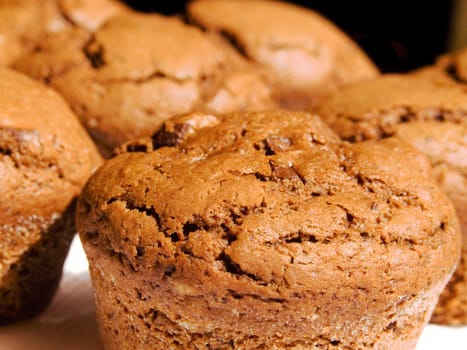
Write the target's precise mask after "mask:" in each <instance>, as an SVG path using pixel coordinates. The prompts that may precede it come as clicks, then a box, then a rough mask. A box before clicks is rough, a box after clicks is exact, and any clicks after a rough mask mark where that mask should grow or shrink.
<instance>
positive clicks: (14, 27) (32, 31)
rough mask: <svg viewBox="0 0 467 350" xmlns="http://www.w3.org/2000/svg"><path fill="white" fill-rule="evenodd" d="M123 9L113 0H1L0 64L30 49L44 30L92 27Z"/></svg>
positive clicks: (93, 28)
mask: <svg viewBox="0 0 467 350" xmlns="http://www.w3.org/2000/svg"><path fill="white" fill-rule="evenodd" d="M123 9H125V6H124V5H123V4H120V3H119V2H117V1H114V0H45V1H44V0H41V1H40V0H0V66H9V65H11V64H13V63H14V62H15V60H16V59H18V58H19V57H20V56H21V55H22V54H25V53H27V52H28V51H30V50H32V49H33V48H34V46H35V45H36V44H37V42H38V41H39V40H40V38H41V37H42V36H43V35H44V34H45V33H46V32H57V31H60V30H64V29H66V28H70V27H75V26H79V27H82V28H84V29H86V30H95V29H96V28H97V27H99V26H100V25H101V24H102V23H103V22H104V21H105V20H107V19H108V18H110V17H111V16H113V15H114V14H116V13H117V12H119V11H123Z"/></svg>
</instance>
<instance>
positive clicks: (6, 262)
mask: <svg viewBox="0 0 467 350" xmlns="http://www.w3.org/2000/svg"><path fill="white" fill-rule="evenodd" d="M100 162H101V158H100V156H99V154H98V152H97V150H96V148H95V146H94V144H93V143H92V141H91V140H90V138H89V137H88V135H87V133H86V131H85V130H84V129H83V128H82V126H81V125H80V123H79V121H78V119H77V118H76V116H74V115H73V114H72V113H71V111H70V109H69V107H68V106H67V105H66V103H65V102H64V101H63V100H62V99H61V98H60V97H59V96H58V95H57V94H56V93H55V92H53V91H52V90H51V89H48V88H46V87H44V86H42V85H40V84H38V83H37V82H34V81H32V80H31V79H29V78H27V77H24V76H22V75H20V74H18V73H15V72H13V71H10V70H7V69H0V188H1V189H2V190H1V192H0V213H1V215H0V324H5V323H9V322H12V321H15V320H19V319H22V318H25V317H29V316H33V315H36V314H37V313H39V312H40V311H42V310H43V309H44V308H45V307H46V306H47V305H48V303H49V302H50V300H51V298H52V296H53V294H54V292H55V290H56V288H57V286H58V282H59V280H60V276H61V273H62V265H63V262H64V260H65V257H66V255H67V252H68V247H69V244H70V241H71V239H72V237H73V235H74V234H75V232H76V229H75V225H74V215H75V210H74V208H75V199H76V197H77V195H78V194H79V192H80V191H81V188H82V186H83V185H84V182H85V181H86V180H87V178H88V176H89V175H90V174H91V172H92V171H93V170H94V169H95V168H96V167H97V166H98V165H99V164H100Z"/></svg>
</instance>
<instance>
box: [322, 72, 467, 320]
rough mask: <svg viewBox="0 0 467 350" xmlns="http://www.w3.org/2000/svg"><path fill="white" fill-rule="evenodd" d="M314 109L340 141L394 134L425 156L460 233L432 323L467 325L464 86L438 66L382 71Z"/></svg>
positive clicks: (466, 123) (466, 110)
mask: <svg viewBox="0 0 467 350" xmlns="http://www.w3.org/2000/svg"><path fill="white" fill-rule="evenodd" d="M315 111H316V113H318V114H319V115H320V116H321V117H322V118H323V119H324V120H325V121H326V122H327V123H328V124H329V125H330V126H331V127H332V128H333V129H334V130H335V131H336V132H337V133H338V134H339V135H340V136H341V137H342V138H343V139H344V140H348V141H352V142H355V141H363V140H369V139H380V138H385V137H390V136H395V137H397V138H399V139H401V140H403V141H405V142H408V143H410V144H412V145H413V146H415V147H416V148H418V149H419V150H420V151H421V152H422V153H424V154H426V155H427V156H428V158H429V159H430V161H431V164H432V166H433V173H434V176H435V177H436V179H437V180H438V182H439V184H440V185H441V187H442V189H443V190H444V192H445V193H446V194H447V195H448V197H449V198H450V199H451V200H452V202H453V203H454V206H455V207H456V210H457V215H458V217H459V219H460V222H461V228H462V231H463V249H462V256H461V261H460V263H459V266H458V268H457V270H456V272H455V273H454V276H453V278H452V279H451V281H450V283H449V284H448V286H447V288H446V289H445V291H444V292H443V294H442V295H441V298H440V301H439V304H438V306H437V308H436V310H435V312H434V316H433V319H432V320H433V322H436V323H444V324H467V265H466V264H467V89H466V88H465V86H463V85H461V84H457V83H455V81H454V80H453V79H451V78H450V77H449V76H448V75H447V74H446V73H444V72H443V71H441V70H440V69H438V68H433V67H430V68H425V69H423V70H420V71H417V72H416V73H414V74H412V75H396V74H393V75H383V76H381V77H379V78H376V79H374V80H371V81H366V82H361V83H357V84H355V85H353V86H349V87H345V88H343V89H342V90H340V91H338V92H336V93H335V94H333V95H332V96H329V97H328V98H326V99H324V100H323V101H322V103H321V104H320V106H318V108H316V110H315Z"/></svg>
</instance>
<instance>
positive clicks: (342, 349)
mask: <svg viewBox="0 0 467 350" xmlns="http://www.w3.org/2000/svg"><path fill="white" fill-rule="evenodd" d="M84 246H85V250H86V253H87V255H88V259H89V261H90V271H91V276H92V283H93V286H94V289H95V296H96V306H97V308H96V309H97V319H98V324H99V331H100V335H101V339H102V342H103V344H104V347H105V349H106V350H130V349H131V350H133V349H138V350H144V349H153V350H158V349H161V350H162V349H170V350H175V349H275V350H278V349H294V350H301V349H303V350H305V349H335V350H351V349H353V350H355V349H379V350H386V349H387V350H389V349H398V350H411V349H415V347H416V344H417V341H418V338H419V336H420V333H421V331H422V330H423V328H424V326H425V325H426V324H427V323H428V321H429V319H430V317H431V314H432V312H433V308H434V306H435V304H436V302H437V299H438V296H439V294H440V293H441V291H442V289H443V287H444V285H445V283H446V281H441V282H440V283H438V284H436V285H435V286H434V287H433V288H432V289H431V290H430V291H427V292H424V293H421V294H420V295H417V296H414V297H413V298H411V299H410V300H404V301H401V303H400V305H397V306H396V307H395V308H389V309H391V310H390V311H389V310H385V311H387V312H386V313H385V314H384V315H383V314H382V315H381V316H373V317H372V316H367V315H361V319H360V324H355V325H351V324H345V325H342V324H341V325H339V324H328V325H327V326H325V327H323V326H322V325H320V324H319V321H318V322H315V321H316V320H317V319H318V318H319V316H318V315H317V314H314V313H313V312H310V313H308V314H307V313H306V311H304V310H301V308H300V303H298V304H296V305H293V304H292V303H291V304H290V305H292V308H293V307H294V306H296V307H295V310H293V309H291V310H288V311H286V312H285V313H284V314H282V315H281V314H279V313H280V309H281V307H282V305H281V306H278V307H276V306H275V305H274V301H271V303H268V304H267V305H268V307H270V309H269V310H268V311H269V313H270V315H269V316H268V317H269V318H270V319H269V322H268V321H266V320H265V318H264V310H258V312H256V311H253V312H252V313H251V314H250V315H249V316H246V317H242V316H244V314H243V312H244V311H245V309H246V310H247V309H248V307H249V306H248V305H244V306H243V310H241V309H242V307H241V306H240V307H239V305H240V304H241V303H242V300H241V299H243V297H242V296H237V297H235V296H234V298H233V299H228V300H226V301H222V302H224V303H225V310H229V312H231V313H233V314H235V313H236V314H235V317H237V318H238V328H236V327H229V324H231V323H232V322H230V321H231V320H227V319H223V318H222V316H221V314H222V312H219V314H218V313H217V312H216V311H213V310H215V309H216V308H218V306H219V304H218V300H214V299H211V298H210V296H209V295H202V296H199V295H197V296H194V295H193V296H188V298H186V299H185V302H186V304H185V305H186V309H187V310H188V309H189V310H193V309H196V308H198V311H199V312H198V315H194V317H193V319H191V320H190V318H189V316H188V317H187V314H189V313H190V312H188V313H187V314H185V315H180V314H174V315H168V314H166V313H164V311H161V308H160V306H161V304H162V305H164V304H165V306H167V305H170V304H171V303H172V302H174V301H175V299H173V300H172V298H171V297H167V294H166V293H167V288H170V287H168V286H167V284H166V283H165V282H164V280H160V279H158V278H154V279H149V278H148V277H150V275H148V274H147V273H140V272H137V271H135V269H134V268H132V267H131V265H128V264H127V263H126V262H125V258H124V257H123V256H122V255H121V254H115V253H113V252H105V253H104V252H102V251H100V250H99V248H97V247H95V246H94V245H93V244H92V243H90V242H86V241H84ZM154 275H157V273H155V274H154ZM180 288H181V290H179V292H180V293H181V294H185V293H187V294H188V295H190V294H191V291H190V288H189V287H187V288H188V289H186V290H184V288H182V287H180ZM245 299H248V298H247V297H246V298H245ZM239 301H240V303H238V302H239ZM211 302H212V303H211ZM247 303H248V302H247ZM228 304H231V305H228ZM172 305H173V306H174V308H173V309H176V310H180V309H181V308H182V309H183V304H179V305H176V302H174V303H173V304H172ZM269 305H271V306H269ZM278 305H279V304H278ZM305 307H306V306H305ZM162 308H164V306H162ZM239 309H240V311H239ZM209 313H210V315H209V316H206V317H205V319H204V320H203V322H196V321H195V318H197V316H199V315H207V314H209ZM259 314H263V315H261V316H259V317H258V320H257V321H256V322H254V323H253V322H248V318H249V317H253V319H254V318H255V317H256V316H258V315H259ZM295 315H296V316H295ZM290 316H292V317H290ZM375 317H376V318H379V317H381V319H377V320H375ZM202 318H203V317H202ZM228 318H230V317H228ZM294 318H295V319H294ZM198 319H199V318H198ZM265 321H266V322H265ZM245 323H247V325H246V327H245ZM274 323H275V324H274ZM232 324H233V323H232ZM319 328H322V329H323V334H316V329H319ZM339 328H342V332H341V331H340V330H339ZM277 329H283V332H278V331H277ZM329 331H330V333H334V334H339V333H340V332H341V333H342V337H332V338H330V337H329V336H326V335H325V334H324V333H328V334H329ZM294 332H296V333H301V334H310V337H309V338H308V339H306V340H303V339H302V340H296V339H295V338H294V335H293V334H291V333H294ZM289 333H290V334H289ZM349 334H350V335H351V336H349Z"/></svg>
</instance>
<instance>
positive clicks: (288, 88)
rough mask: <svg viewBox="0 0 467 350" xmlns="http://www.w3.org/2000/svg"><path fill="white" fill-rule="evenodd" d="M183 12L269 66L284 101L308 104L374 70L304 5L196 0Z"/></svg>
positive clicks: (352, 45) (354, 47)
mask: <svg viewBox="0 0 467 350" xmlns="http://www.w3.org/2000/svg"><path fill="white" fill-rule="evenodd" d="M188 12H189V16H190V18H191V19H192V21H193V22H195V23H197V24H199V25H200V26H202V27H204V28H207V29H208V30H213V31H215V32H218V33H220V34H221V35H223V36H224V37H225V38H227V39H228V40H229V41H230V42H231V43H233V44H234V46H235V47H236V48H237V50H238V51H239V52H241V53H242V54H243V55H244V56H246V57H247V58H248V59H250V60H253V61H255V62H259V63H261V64H262V65H264V66H265V67H267V68H268V69H270V70H271V71H272V72H273V73H274V75H275V76H276V77H277V78H278V80H279V81H280V83H281V86H282V91H281V93H282V104H283V105H284V106H285V107H293V108H304V107H309V106H310V105H311V104H313V102H314V99H316V98H318V97H320V96H322V95H325V94H327V93H329V92H331V91H334V90H336V89H337V88H338V87H339V86H342V85H345V84H348V83H352V82H355V81H359V80H364V79H368V78H371V77H374V76H376V75H377V74H378V70H377V68H376V67H375V66H374V65H373V63H372V62H371V61H370V59H369V58H368V57H367V56H366V54H365V53H364V52H363V51H362V50H361V49H360V48H359V47H358V46H357V45H356V44H355V43H354V42H353V41H352V40H351V39H350V38H349V37H347V36H346V34H344V33H343V32H342V31H341V30H339V29H338V28H337V27H336V26H335V25H333V24H332V23H331V22H329V21H328V20H327V19H325V18H323V17H321V16H320V15H318V14H317V13H315V12H313V11H311V10H308V9H304V8H301V7H297V6H295V5H291V4H287V3H282V2H277V1H256V0H251V1H230V0H219V1H207V0H197V1H193V2H191V3H190V4H189V7H188Z"/></svg>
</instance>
